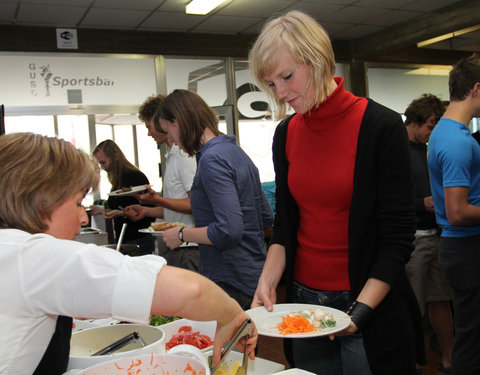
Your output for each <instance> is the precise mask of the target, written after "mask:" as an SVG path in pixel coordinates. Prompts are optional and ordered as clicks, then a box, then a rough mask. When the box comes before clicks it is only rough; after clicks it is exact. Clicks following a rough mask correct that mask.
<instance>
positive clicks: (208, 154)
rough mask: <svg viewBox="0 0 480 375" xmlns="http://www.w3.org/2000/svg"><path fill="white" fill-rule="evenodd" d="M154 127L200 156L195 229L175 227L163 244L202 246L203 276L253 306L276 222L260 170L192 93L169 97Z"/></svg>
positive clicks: (195, 189)
mask: <svg viewBox="0 0 480 375" xmlns="http://www.w3.org/2000/svg"><path fill="white" fill-rule="evenodd" d="M154 125H155V127H156V128H157V130H158V131H162V132H167V133H168V136H169V138H170V139H171V140H172V141H173V142H174V143H176V144H178V145H179V147H180V148H181V149H183V150H184V151H185V152H186V153H187V154H189V155H190V156H193V155H196V158H197V172H196V175H195V178H194V180H193V185H192V189H191V197H190V201H191V205H192V211H193V216H194V219H195V227H190V228H184V229H181V228H179V227H176V228H172V229H170V230H168V231H166V232H164V233H163V239H164V241H165V242H166V243H167V245H168V246H169V247H170V248H177V247H178V246H180V244H181V243H182V242H196V243H198V244H199V249H200V265H199V272H200V273H201V274H202V275H204V276H206V277H208V278H210V279H211V280H212V281H214V282H216V283H217V284H218V285H220V286H221V287H222V288H223V289H224V290H225V291H226V292H227V293H228V294H230V296H231V297H233V298H234V299H236V300H237V301H238V302H239V303H240V305H241V306H242V307H243V308H244V309H248V308H250V305H251V302H252V298H253V295H254V293H255V289H256V287H257V282H258V278H259V277H260V273H261V272H262V267H263V264H264V262H265V257H266V248H265V242H264V230H265V229H266V228H269V227H271V225H272V222H273V214H272V209H271V207H270V205H269V203H268V201H267V198H266V196H265V193H264V192H263V189H262V185H261V182H260V177H259V173H258V169H257V167H256V166H255V164H253V162H252V160H251V159H250V158H249V157H248V155H247V154H246V153H245V152H244V151H243V150H242V149H241V147H240V146H238V145H237V143H236V141H235V137H233V136H227V135H224V134H222V133H221V132H220V131H219V130H218V119H217V115H216V114H215V112H214V111H213V110H212V109H211V108H210V107H209V106H208V105H207V103H205V101H204V100H203V99H202V98H201V97H200V96H199V95H197V94H196V93H194V92H192V91H188V90H175V91H173V92H172V93H171V94H170V95H168V96H167V98H166V99H164V101H163V102H162V104H161V106H160V107H159V109H158V111H157V114H156V116H155V118H154Z"/></svg>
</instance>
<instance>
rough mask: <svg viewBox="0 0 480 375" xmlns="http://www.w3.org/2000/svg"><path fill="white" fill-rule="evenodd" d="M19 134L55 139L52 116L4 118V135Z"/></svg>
mask: <svg viewBox="0 0 480 375" xmlns="http://www.w3.org/2000/svg"><path fill="white" fill-rule="evenodd" d="M21 132H30V133H35V134H41V135H46V136H49V137H55V126H54V123H53V116H6V117H5V133H6V134H8V133H21Z"/></svg>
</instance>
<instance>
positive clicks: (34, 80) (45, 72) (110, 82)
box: [28, 62, 116, 97]
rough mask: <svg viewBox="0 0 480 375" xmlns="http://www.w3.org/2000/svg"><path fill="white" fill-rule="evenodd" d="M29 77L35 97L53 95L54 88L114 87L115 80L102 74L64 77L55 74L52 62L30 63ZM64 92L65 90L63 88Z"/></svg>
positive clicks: (31, 90) (31, 91) (32, 93)
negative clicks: (51, 65) (101, 75)
mask: <svg viewBox="0 0 480 375" xmlns="http://www.w3.org/2000/svg"><path fill="white" fill-rule="evenodd" d="M28 77H29V85H30V94H31V95H32V96H34V97H36V96H38V95H39V94H44V96H45V97H49V96H51V95H52V91H51V90H53V88H60V89H65V90H72V89H82V88H89V87H90V88H98V87H112V86H114V85H115V82H116V81H115V80H114V79H111V78H104V77H100V76H84V77H80V78H76V77H75V78H72V77H64V76H60V75H54V72H53V71H52V69H51V67H50V64H36V63H33V62H32V63H30V64H28ZM62 92H63V90H62Z"/></svg>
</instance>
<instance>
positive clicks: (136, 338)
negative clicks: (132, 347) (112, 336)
mask: <svg viewBox="0 0 480 375" xmlns="http://www.w3.org/2000/svg"><path fill="white" fill-rule="evenodd" d="M132 342H137V343H139V344H140V345H141V346H142V348H143V347H144V346H146V344H145V341H143V340H142V338H141V337H140V335H139V334H138V332H132V333H129V334H128V335H126V336H125V337H122V338H121V339H119V340H117V341H115V342H114V343H113V344H110V345H108V346H106V347H105V348H103V349H100V350H99V351H98V352H96V353H93V354H92V355H91V357H93V356H97V355H106V354H112V353H113V352H116V351H117V350H119V349H121V348H123V347H125V346H127V345H128V344H130V343H132Z"/></svg>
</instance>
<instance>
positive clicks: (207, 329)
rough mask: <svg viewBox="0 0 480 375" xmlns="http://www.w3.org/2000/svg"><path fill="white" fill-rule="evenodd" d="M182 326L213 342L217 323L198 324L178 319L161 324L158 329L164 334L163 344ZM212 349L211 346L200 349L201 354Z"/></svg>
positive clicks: (193, 321)
mask: <svg viewBox="0 0 480 375" xmlns="http://www.w3.org/2000/svg"><path fill="white" fill-rule="evenodd" d="M182 326H190V327H192V331H193V332H200V334H202V335H207V336H208V337H210V338H211V339H212V340H213V338H214V337H215V330H216V329H217V322H216V321H207V322H198V321H196V320H189V319H178V320H174V321H173V322H170V323H167V324H162V325H161V326H159V327H160V328H161V329H162V330H163V332H164V333H165V343H167V342H169V341H170V339H171V338H172V336H173V335H174V334H176V333H178V329H179V328H180V327H182ZM212 348H213V345H211V346H209V347H207V348H204V349H202V352H206V351H211V350H212ZM166 352H167V353H168V350H166Z"/></svg>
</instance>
